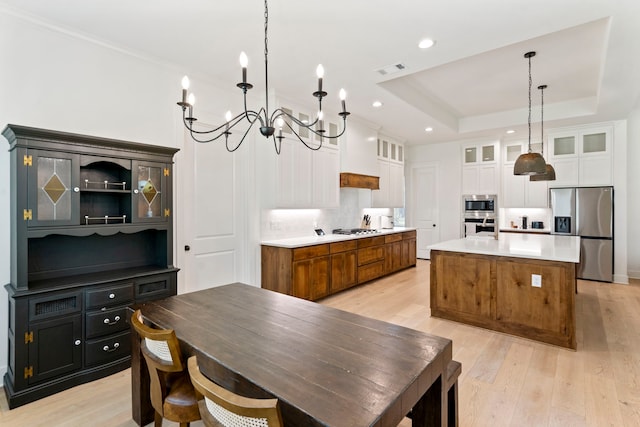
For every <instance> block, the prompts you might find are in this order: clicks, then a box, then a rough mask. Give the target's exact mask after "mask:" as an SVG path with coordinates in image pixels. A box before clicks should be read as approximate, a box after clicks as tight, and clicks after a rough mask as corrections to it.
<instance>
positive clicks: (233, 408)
mask: <svg viewBox="0 0 640 427" xmlns="http://www.w3.org/2000/svg"><path fill="white" fill-rule="evenodd" d="M187 365H188V369H189V375H190V376H191V382H192V383H193V386H194V387H195V389H196V391H197V392H198V393H200V394H202V395H203V397H204V398H203V399H201V400H199V401H198V405H199V406H200V415H201V417H202V421H203V422H204V425H205V426H207V427H219V426H224V427H281V426H282V425H283V424H282V414H281V413H280V405H279V403H278V399H253V398H248V397H244V396H240V395H237V394H235V393H233V392H231V391H229V390H227V389H226V388H224V387H221V386H219V385H218V384H216V383H214V382H213V381H211V380H209V379H208V378H207V377H205V376H204V375H203V374H202V372H200V367H199V366H198V361H197V359H196V356H191V357H190V358H189V360H188V361H187Z"/></svg>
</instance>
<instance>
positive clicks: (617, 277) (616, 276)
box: [613, 274, 629, 285]
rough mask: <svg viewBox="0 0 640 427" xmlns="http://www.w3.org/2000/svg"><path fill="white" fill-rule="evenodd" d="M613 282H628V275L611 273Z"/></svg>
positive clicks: (625, 283)
mask: <svg viewBox="0 0 640 427" xmlns="http://www.w3.org/2000/svg"><path fill="white" fill-rule="evenodd" d="M613 283H621V284H623V285H628V284H629V276H627V275H626V274H614V275H613Z"/></svg>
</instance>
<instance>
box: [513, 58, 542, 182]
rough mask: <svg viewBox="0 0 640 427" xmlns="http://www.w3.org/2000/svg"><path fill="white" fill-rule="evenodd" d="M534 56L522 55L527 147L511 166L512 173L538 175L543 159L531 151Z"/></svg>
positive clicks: (540, 171)
mask: <svg viewBox="0 0 640 427" xmlns="http://www.w3.org/2000/svg"><path fill="white" fill-rule="evenodd" d="M534 56H536V53H535V52H527V53H525V54H524V57H525V58H527V59H528V60H529V121H528V124H529V149H528V151H527V153H525V154H521V155H520V157H518V159H517V160H516V163H515V165H514V166H513V174H514V175H540V174H543V173H545V167H546V164H545V161H544V158H543V157H542V156H541V155H540V153H534V152H532V151H531V83H532V80H531V58H532V57H534Z"/></svg>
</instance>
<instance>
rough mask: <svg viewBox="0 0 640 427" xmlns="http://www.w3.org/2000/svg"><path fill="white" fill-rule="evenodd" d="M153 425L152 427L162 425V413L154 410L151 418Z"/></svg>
mask: <svg viewBox="0 0 640 427" xmlns="http://www.w3.org/2000/svg"><path fill="white" fill-rule="evenodd" d="M153 425H154V427H162V415H160V413H158V411H156V412H155V417H154V418H153Z"/></svg>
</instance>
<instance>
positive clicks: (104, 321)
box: [102, 316, 120, 325]
mask: <svg viewBox="0 0 640 427" xmlns="http://www.w3.org/2000/svg"><path fill="white" fill-rule="evenodd" d="M118 321H120V316H116V317H114V318H113V322H112V321H111V320H109V318H108V317H105V319H104V320H103V321H102V322H103V323H104V324H105V325H115V324H116V323H118Z"/></svg>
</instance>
